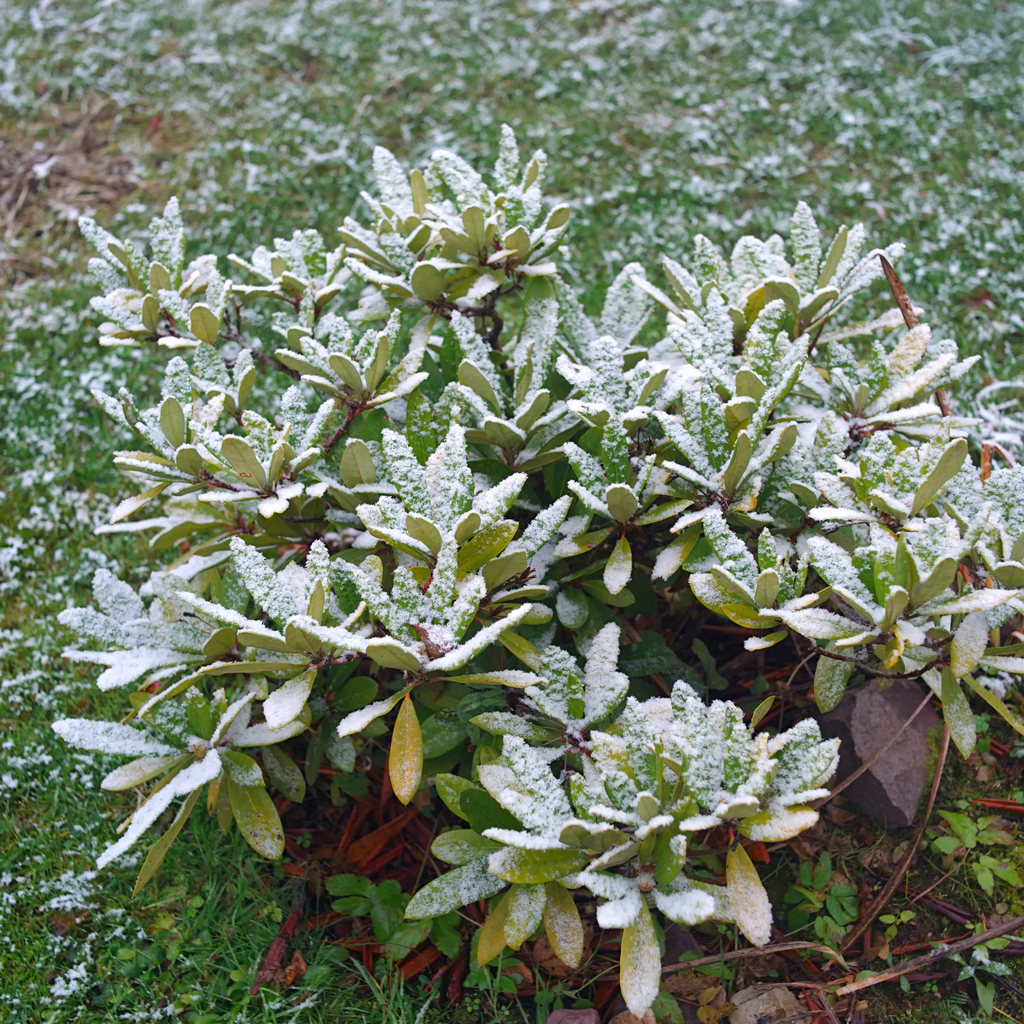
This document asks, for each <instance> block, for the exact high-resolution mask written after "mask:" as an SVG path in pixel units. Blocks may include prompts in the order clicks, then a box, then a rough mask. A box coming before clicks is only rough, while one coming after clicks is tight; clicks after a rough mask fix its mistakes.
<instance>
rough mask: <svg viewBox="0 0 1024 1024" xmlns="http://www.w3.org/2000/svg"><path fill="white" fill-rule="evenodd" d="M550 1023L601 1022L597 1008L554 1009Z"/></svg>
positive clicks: (599, 1023)
mask: <svg viewBox="0 0 1024 1024" xmlns="http://www.w3.org/2000/svg"><path fill="white" fill-rule="evenodd" d="M548 1024H601V1015H600V1014H599V1013H598V1012H597V1010H552V1011H551V1013H550V1015H549V1016H548Z"/></svg>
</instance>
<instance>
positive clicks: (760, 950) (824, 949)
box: [661, 942, 848, 974]
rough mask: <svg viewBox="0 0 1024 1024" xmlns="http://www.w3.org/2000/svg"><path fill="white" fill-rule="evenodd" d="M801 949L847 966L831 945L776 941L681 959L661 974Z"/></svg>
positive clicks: (841, 965)
mask: <svg viewBox="0 0 1024 1024" xmlns="http://www.w3.org/2000/svg"><path fill="white" fill-rule="evenodd" d="M802 949H813V950H817V951H818V952H819V953H825V954H826V955H828V956H830V957H832V958H833V959H835V961H836V962H837V963H838V964H839V965H840V967H847V966H848V965H847V963H846V961H845V960H844V959H843V957H842V954H840V953H837V952H836V951H835V950H834V949H833V948H832V947H831V946H822V945H819V944H818V943H816V942H776V943H774V944H773V945H771V946H751V947H748V948H747V949H733V950H731V951H730V952H728V953H716V954H715V955H714V956H700V957H696V958H695V959H693V960H683V961H682V962H681V963H678V964H670V965H669V966H668V967H662V969H661V973H662V974H671V973H672V971H682V970H688V969H690V968H693V967H710V966H711V965H712V964H719V963H722V961H724V960H752V959H754V958H755V957H759V956H772V955H773V954H775V953H795V952H797V951H798V950H802Z"/></svg>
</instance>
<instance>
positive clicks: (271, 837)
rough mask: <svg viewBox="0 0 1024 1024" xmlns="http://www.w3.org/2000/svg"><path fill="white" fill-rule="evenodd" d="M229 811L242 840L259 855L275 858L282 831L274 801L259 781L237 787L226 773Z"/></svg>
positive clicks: (280, 846)
mask: <svg viewBox="0 0 1024 1024" xmlns="http://www.w3.org/2000/svg"><path fill="white" fill-rule="evenodd" d="M227 784H228V799H229V800H230V802H231V813H232V814H233V815H234V816H235V821H236V822H237V823H238V829H239V831H240V832H241V833H242V835H243V836H244V837H245V841H246V842H247V843H248V844H249V845H250V846H251V847H252V848H253V849H254V850H255V851H256V852H257V853H258V854H260V855H261V856H263V857H268V858H270V859H271V860H278V859H279V858H280V857H281V854H282V853H284V830H283V829H282V828H281V818H280V815H278V813H277V808H276V807H275V806H274V801H273V800H271V799H270V795H269V794H268V793H267V791H266V789H264V788H263V784H262V783H260V785H258V786H241V785H239V784H238V783H237V782H235V780H234V779H233V778H232V777H231V772H230V770H229V771H228V776H227Z"/></svg>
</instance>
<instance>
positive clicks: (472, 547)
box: [459, 519, 519, 585]
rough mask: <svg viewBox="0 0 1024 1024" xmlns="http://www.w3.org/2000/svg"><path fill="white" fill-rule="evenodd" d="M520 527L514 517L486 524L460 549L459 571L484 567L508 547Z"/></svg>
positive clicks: (472, 570) (463, 571) (471, 570)
mask: <svg viewBox="0 0 1024 1024" xmlns="http://www.w3.org/2000/svg"><path fill="white" fill-rule="evenodd" d="M518 529H519V524H518V523H517V522H515V520H512V519H499V520H498V522H496V523H492V524H491V525H490V526H485V527H484V528H483V529H482V530H480V531H479V532H478V533H476V534H475V535H474V536H473V537H472V538H470V540H469V541H467V543H465V544H464V545H463V546H462V547H461V548H460V549H459V572H462V573H465V572H474V571H475V570H477V569H482V568H483V567H484V566H485V565H486V564H487V563H488V562H490V561H491V560H492V559H494V558H497V556H498V555H500V554H501V553H502V552H503V551H504V550H505V548H507V547H508V545H509V542H510V541H511V540H512V538H513V537H515V535H516V532H517V531H518ZM513 575H514V574H513ZM495 585H496V584H495Z"/></svg>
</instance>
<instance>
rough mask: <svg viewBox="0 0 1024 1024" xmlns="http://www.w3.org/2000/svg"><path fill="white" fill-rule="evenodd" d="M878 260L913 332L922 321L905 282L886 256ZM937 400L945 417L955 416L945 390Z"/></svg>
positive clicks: (940, 389)
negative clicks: (911, 301)
mask: <svg viewBox="0 0 1024 1024" xmlns="http://www.w3.org/2000/svg"><path fill="white" fill-rule="evenodd" d="M878 258H879V259H880V260H881V261H882V271H883V272H884V273H885V279H886V281H888V282H889V290H890V291H891V292H892V297H893V298H894V299H895V300H896V305H897V306H899V308H900V312H901V313H902V314H903V322H904V323H905V324H906V325H907V330H908V331H912V330H913V329H914V328H915V327H917V326H918V324H919V323H920V321H919V320H918V319H917V314H916V313H915V312H914V307H913V306H912V305H911V304H910V299H909V298H908V296H907V290H906V289H905V288H904V287H903V282H902V281H901V280H900V278H899V275H898V274H897V273H896V271H895V270H894V269H893V265H892V264H891V263H890V262H889V261H888V260H887V259H886V258H885V257H884V256H881V255H880V256H879V257H878ZM935 400H936V401H937V402H938V403H939V408H940V409H941V410H942V415H943V416H952V415H953V409H952V407H951V406H950V404H949V396H948V395H947V394H946V389H945V388H939V389H938V391H936V392H935Z"/></svg>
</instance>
